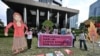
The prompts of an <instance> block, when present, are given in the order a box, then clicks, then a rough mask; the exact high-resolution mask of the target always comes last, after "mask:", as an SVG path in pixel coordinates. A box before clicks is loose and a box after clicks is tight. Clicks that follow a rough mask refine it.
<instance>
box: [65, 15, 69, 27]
mask: <svg viewBox="0 0 100 56" xmlns="http://www.w3.org/2000/svg"><path fill="white" fill-rule="evenodd" d="M67 19H68V18H67V13H66V15H65V27H66V26H67Z"/></svg>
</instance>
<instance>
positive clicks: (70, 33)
mask: <svg viewBox="0 0 100 56" xmlns="http://www.w3.org/2000/svg"><path fill="white" fill-rule="evenodd" d="M67 34H69V35H71V36H72V39H73V42H72V44H73V45H72V46H73V47H74V39H75V37H74V35H73V33H72V32H71V30H70V29H69V30H68V29H67Z"/></svg>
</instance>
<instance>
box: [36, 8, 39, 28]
mask: <svg viewBox="0 0 100 56" xmlns="http://www.w3.org/2000/svg"><path fill="white" fill-rule="evenodd" d="M36 26H39V9H37V13H36Z"/></svg>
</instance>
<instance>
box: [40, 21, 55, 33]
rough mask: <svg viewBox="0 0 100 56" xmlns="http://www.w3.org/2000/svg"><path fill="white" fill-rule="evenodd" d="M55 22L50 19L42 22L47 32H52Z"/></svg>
mask: <svg viewBox="0 0 100 56" xmlns="http://www.w3.org/2000/svg"><path fill="white" fill-rule="evenodd" d="M53 26H54V23H53V22H52V21H50V20H45V21H44V22H43V23H42V28H43V29H44V30H45V31H46V33H50V31H51V30H52V29H53Z"/></svg>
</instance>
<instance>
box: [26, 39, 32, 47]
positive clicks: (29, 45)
mask: <svg viewBox="0 0 100 56" xmlns="http://www.w3.org/2000/svg"><path fill="white" fill-rule="evenodd" d="M31 44H32V39H27V47H28V49H30V48H31Z"/></svg>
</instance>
